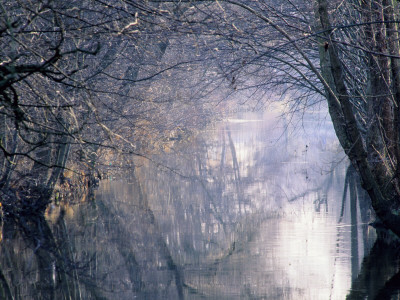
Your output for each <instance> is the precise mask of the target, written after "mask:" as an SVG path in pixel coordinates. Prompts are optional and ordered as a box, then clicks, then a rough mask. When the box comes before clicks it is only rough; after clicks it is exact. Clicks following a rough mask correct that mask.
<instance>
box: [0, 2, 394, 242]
mask: <svg viewBox="0 0 400 300" xmlns="http://www.w3.org/2000/svg"><path fill="white" fill-rule="evenodd" d="M398 6H399V4H398V2H397V1H392V0H363V1H345V2H343V1H329V3H328V2H327V1H326V0H314V1H304V0H280V1H263V0H257V1H239V0H236V1H235V0H220V1H211V0H210V1H205V0H197V1H196V0H193V1H191V0H187V1H184V0H182V1H173V0H170V1H163V0H158V1H157V0H155V1H133V0H113V1H104V2H103V1H97V0H91V1H89V0H87V1H68V2H65V1H61V0H53V1H51V0H48V1H18V0H17V1H11V0H10V1H7V0H5V1H2V3H1V4H0V11H1V16H2V17H1V21H0V41H1V44H2V47H1V50H0V60H1V61H0V112H1V113H0V118H1V123H0V124H1V125H0V149H1V156H0V158H1V176H0V188H1V193H2V198H3V199H8V200H7V201H5V202H6V204H8V206H9V207H10V208H11V207H15V206H16V203H18V201H20V202H21V203H22V202H23V203H25V204H24V205H26V206H27V207H28V208H29V210H30V211H31V210H37V211H38V212H41V211H43V210H44V209H45V207H46V205H47V204H48V203H49V201H50V199H51V195H52V193H53V191H54V187H55V186H56V184H57V183H58V182H59V181H60V179H61V181H62V180H63V170H64V169H65V168H66V167H67V166H68V163H69V162H70V161H75V162H76V161H79V162H81V163H82V164H84V165H85V167H86V168H87V169H88V170H92V171H93V170H95V169H96V166H97V165H98V164H99V162H101V161H107V157H105V156H103V157H102V156H101V155H104V153H109V152H108V151H110V153H111V152H113V151H114V152H118V153H120V154H121V153H126V154H132V155H137V156H143V155H145V154H146V153H147V152H148V151H151V150H154V149H155V148H157V147H162V146H161V144H162V143H163V141H166V140H169V139H171V138H177V135H179V134H177V131H179V132H181V133H182V132H188V129H189V131H190V129H195V128H196V127H198V126H200V125H201V122H204V120H207V118H212V116H213V115H214V114H215V112H217V111H219V106H218V105H217V104H219V105H221V106H223V102H222V101H221V99H224V97H227V96H228V95H235V94H237V93H241V95H247V96H249V95H251V96H253V98H254V99H256V100H259V101H261V102H265V101H269V97H266V95H268V94H269V93H271V91H273V92H274V93H275V94H278V95H284V94H289V95H290V101H289V102H288V103H287V105H288V109H289V111H292V112H294V111H299V110H300V111H301V110H304V109H309V108H310V107H312V106H313V105H316V104H319V103H326V104H327V106H328V107H329V114H330V116H331V119H332V122H333V125H334V128H335V132H336V135H337V137H338V139H339V141H340V144H341V145H342V147H343V149H344V151H345V153H346V154H347V156H348V157H349V159H350V161H351V163H352V164H353V165H354V167H355V168H356V170H357V172H358V174H359V175H360V177H361V180H362V184H363V187H364V188H365V189H366V190H367V192H368V194H369V195H370V197H371V200H372V204H373V207H374V210H375V212H376V214H377V216H378V217H379V218H380V220H381V221H382V222H383V223H384V224H385V226H387V227H388V228H390V229H391V230H392V231H393V232H395V233H396V234H397V235H400V216H399V208H400V207H399V205H400V186H399V184H400V182H399V180H400V178H399V177H400V170H399V159H400V150H399V142H400V140H399V121H398V120H399V99H400V98H399V97H400V78H399V76H400V75H399V58H400V52H399V51H400V50H399V49H400V46H399V29H398V25H399V16H398V12H399V7H398ZM215 95H218V96H219V97H220V99H217V98H218V97H216V96H215ZM277 98H279V97H277ZM178 128H179V129H178ZM183 128H184V129H183ZM181 133H180V134H181ZM100 157H101V159H100ZM109 158H110V156H108V159H109ZM17 191H18V196H17ZM34 191H36V192H34ZM18 199H25V200H24V201H21V200H18ZM26 199H28V200H26Z"/></svg>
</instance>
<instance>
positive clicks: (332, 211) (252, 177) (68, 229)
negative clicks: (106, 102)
mask: <svg viewBox="0 0 400 300" xmlns="http://www.w3.org/2000/svg"><path fill="white" fill-rule="evenodd" d="M277 114H278V113H271V112H268V113H267V112H263V113H261V112H258V113H245V114H239V115H238V116H234V117H232V118H228V119H226V120H224V121H221V122H218V123H217V124H215V125H214V126H212V127H209V128H207V129H206V130H204V131H203V132H201V133H199V134H198V135H196V136H194V137H192V138H191V139H190V140H189V141H184V140H179V139H173V140H171V141H170V143H168V145H164V146H163V148H162V149H160V152H159V153H158V154H157V155H155V156H154V157H152V162H149V161H148V160H143V161H138V162H137V163H136V166H135V167H132V169H130V170H129V171H128V172H127V173H126V174H124V176H123V177H122V178H119V179H116V178H113V177H111V176H110V178H107V179H105V180H103V181H102V182H101V184H100V187H99V189H98V191H97V193H96V197H95V200H94V201H88V202H85V203H78V204H76V205H71V206H68V207H65V208H64V210H61V209H60V208H59V207H56V206H53V207H52V212H51V213H49V215H48V217H47V220H44V219H38V220H36V221H34V222H33V221H29V222H32V224H34V225H32V226H31V227H30V228H33V229H32V230H30V231H26V230H25V231H20V230H19V229H18V228H20V227H19V226H17V225H15V224H14V225H12V224H11V223H10V222H6V223H5V224H4V226H3V227H4V228H3V235H4V236H3V241H2V244H1V246H2V247H1V251H2V256H1V257H2V259H1V268H2V274H0V275H1V276H0V277H1V278H0V279H1V281H2V283H3V284H2V287H3V290H2V291H0V292H1V293H2V294H3V295H8V294H12V295H16V297H15V298H16V299H35V298H39V299H62V298H71V299H346V297H348V298H349V299H367V298H368V299H374V297H381V296H382V295H386V296H387V295H388V294H393V293H396V292H398V291H397V288H396V284H397V283H398V277H399V276H398V275H396V272H397V269H398V259H397V254H396V252H395V251H392V250H388V249H386V248H385V247H384V246H383V245H381V244H376V243H375V244H374V242H375V238H376V234H375V230H374V229H373V228H372V227H370V226H368V223H369V222H370V221H371V218H372V217H373V216H372V212H371V209H370V208H369V200H368V197H367V196H366V194H365V192H364V191H363V190H362V189H361V188H360V182H359V180H358V178H357V176H356V175H355V172H354V170H353V169H352V168H351V167H349V165H348V162H347V160H346V159H345V156H344V154H343V152H342V151H341V150H340V147H339V145H338V142H337V140H336V138H335V136H334V133H333V129H332V126H331V123H330V122H329V121H327V120H326V114H325V113H323V112H313V113H309V114H306V115H303V116H302V118H301V119H300V120H298V122H297V121H296V120H295V119H293V118H292V117H290V116H286V117H283V118H282V117H281V118H280V119H276V118H275V116H276V115H277ZM294 123H295V125H296V126H294V125H293V124H294ZM60 212H61V213H60ZM10 224H11V225H10ZM24 228H26V227H24ZM38 241H39V242H40V243H41V244H40V243H39V242H38ZM46 243H47V244H46ZM45 244H46V247H44V245H45ZM396 276H397V277H396ZM397 286H398V285H397ZM377 299H379V298H377Z"/></svg>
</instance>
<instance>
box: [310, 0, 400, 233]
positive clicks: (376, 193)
mask: <svg viewBox="0 0 400 300" xmlns="http://www.w3.org/2000/svg"><path fill="white" fill-rule="evenodd" d="M317 11H318V15H317V17H319V21H320V24H321V28H322V29H323V36H324V38H325V39H326V42H327V43H328V44H329V47H328V48H327V49H326V51H327V52H328V55H329V60H330V70H327V71H326V73H325V74H324V76H325V80H326V81H327V82H329V81H331V80H330V74H331V75H332V78H333V82H331V83H330V84H333V86H331V89H330V90H331V91H335V92H336V93H337V94H336V95H332V98H333V97H336V98H337V99H338V100H339V103H340V107H341V111H339V112H336V113H339V114H340V116H335V115H332V112H331V111H330V113H331V117H332V121H333V123H334V125H335V128H336V127H337V126H340V125H342V124H335V123H337V122H338V121H339V120H340V119H341V118H343V119H344V122H345V124H344V126H345V131H346V136H343V135H342V134H341V133H340V132H336V133H337V136H338V138H339V140H340V142H341V144H342V145H346V144H347V143H346V140H348V141H349V142H350V145H351V146H350V148H344V150H345V152H346V154H347V155H348V157H349V158H350V161H351V162H352V164H353V165H354V166H355V167H356V169H357V171H358V173H359V175H360V177H361V180H362V185H363V187H364V188H365V189H366V190H367V192H368V194H369V196H370V197H371V202H372V206H373V208H374V210H375V212H376V215H377V216H378V217H379V218H380V219H381V221H382V222H383V223H384V224H385V225H386V227H388V228H389V229H391V230H392V231H393V232H394V233H396V235H398V236H399V237H400V216H399V215H398V214H396V212H395V210H396V208H397V207H394V206H395V205H397V203H398V200H399V195H398V194H397V193H396V192H395V188H394V186H393V184H392V182H391V178H388V173H387V172H386V171H387V168H386V165H385V164H386V163H387V161H386V157H382V156H379V157H378V158H377V160H375V161H374V162H373V165H371V163H370V162H369V161H368V157H370V158H371V155H368V152H367V148H366V146H364V142H363V138H362V135H361V132H360V129H359V127H358V125H357V122H356V118H355V114H354V112H353V105H352V103H351V99H350V95H349V92H348V90H347V87H346V83H345V75H344V70H343V66H342V64H341V61H340V58H339V49H338V46H337V45H336V44H335V43H334V42H333V38H332V34H333V33H332V27H331V24H330V21H329V14H328V9H327V1H326V0H317ZM320 60H321V62H320V63H321V67H323V68H326V62H325V61H324V57H323V56H321V57H320ZM385 63H386V62H382V63H381V65H383V64H385ZM327 74H328V75H329V77H328V75H327ZM379 88H381V87H379ZM376 90H381V89H378V87H376ZM376 90H375V92H376ZM330 98H331V97H327V100H328V102H329V101H331V99H330ZM385 109H386V108H384V109H383V110H381V111H380V113H381V112H382V111H385ZM383 117H385V118H387V119H386V120H384V121H383V122H382V124H384V123H386V125H383V127H385V126H386V127H387V128H389V127H390V116H387V115H386V112H384V113H382V114H380V115H379V118H383ZM387 130H388V131H389V129H387ZM377 134H379V133H377ZM375 137H376V136H375ZM382 146H385V145H382ZM373 150H374V151H376V150H377V149H373ZM375 158H376V157H375ZM377 166H378V168H379V169H378V171H376V167H377ZM382 170H385V172H382Z"/></svg>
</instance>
